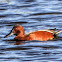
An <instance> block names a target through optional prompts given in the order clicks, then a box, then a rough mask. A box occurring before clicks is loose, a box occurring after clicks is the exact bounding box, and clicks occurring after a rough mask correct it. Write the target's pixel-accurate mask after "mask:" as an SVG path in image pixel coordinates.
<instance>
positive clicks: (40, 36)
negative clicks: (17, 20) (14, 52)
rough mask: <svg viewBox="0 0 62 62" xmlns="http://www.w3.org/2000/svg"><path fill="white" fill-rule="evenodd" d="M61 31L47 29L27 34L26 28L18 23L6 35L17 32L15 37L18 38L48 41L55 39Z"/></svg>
mask: <svg viewBox="0 0 62 62" xmlns="http://www.w3.org/2000/svg"><path fill="white" fill-rule="evenodd" d="M60 32H62V30H60V31H55V29H46V30H39V31H34V32H29V33H27V34H25V33H24V28H23V27H22V26H21V25H16V26H14V27H13V29H12V30H11V32H10V33H9V34H8V35H6V36H5V37H8V36H10V35H11V34H16V37H15V38H14V39H17V40H28V41H30V40H39V41H47V40H53V39H54V37H55V36H54V35H57V34H58V33H60Z"/></svg>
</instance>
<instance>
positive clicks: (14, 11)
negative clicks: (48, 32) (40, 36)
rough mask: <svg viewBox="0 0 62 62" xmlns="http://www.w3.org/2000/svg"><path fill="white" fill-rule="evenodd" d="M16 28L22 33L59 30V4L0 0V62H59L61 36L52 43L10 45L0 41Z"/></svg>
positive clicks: (61, 10)
mask: <svg viewBox="0 0 62 62" xmlns="http://www.w3.org/2000/svg"><path fill="white" fill-rule="evenodd" d="M16 24H20V25H22V26H23V27H24V29H25V33H27V32H29V31H35V30H41V29H52V28H57V30H62V1H61V0H0V62H62V33H60V34H59V35H58V36H59V37H60V39H56V40H52V41H46V42H43V41H25V42H21V41H13V39H14V37H15V36H14V35H12V36H10V37H8V38H3V37H4V36H5V35H6V34H8V33H9V32H10V30H11V29H12V27H13V26H14V25H16Z"/></svg>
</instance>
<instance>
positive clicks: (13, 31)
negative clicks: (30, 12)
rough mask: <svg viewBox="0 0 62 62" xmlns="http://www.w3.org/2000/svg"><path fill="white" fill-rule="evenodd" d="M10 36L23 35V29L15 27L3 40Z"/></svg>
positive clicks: (18, 26) (19, 26)
mask: <svg viewBox="0 0 62 62" xmlns="http://www.w3.org/2000/svg"><path fill="white" fill-rule="evenodd" d="M12 34H15V35H16V36H17V35H24V29H23V27H22V26H21V25H19V24H17V25H15V26H14V27H13V28H12V30H11V31H10V33H9V34H7V35H6V36H5V37H4V38H6V37H8V36H10V35H12Z"/></svg>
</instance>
